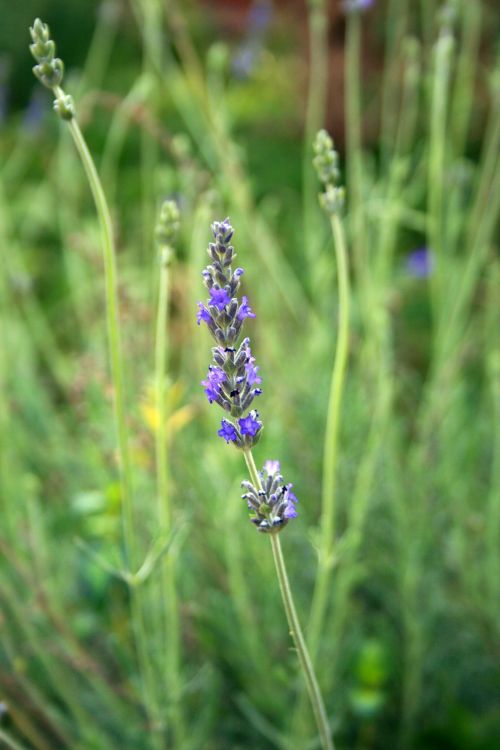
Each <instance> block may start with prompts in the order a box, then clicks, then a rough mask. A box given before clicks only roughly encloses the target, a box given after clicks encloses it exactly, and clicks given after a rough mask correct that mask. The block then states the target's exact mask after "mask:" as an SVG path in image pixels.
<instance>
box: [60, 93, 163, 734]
mask: <svg viewBox="0 0 500 750" xmlns="http://www.w3.org/2000/svg"><path fill="white" fill-rule="evenodd" d="M54 94H55V96H56V98H62V97H64V92H63V90H62V89H61V88H60V87H58V86H56V87H55V88H54ZM68 126H69V129H70V132H71V135H72V137H73V141H74V143H75V146H76V148H77V151H78V153H79V155H80V158H81V161H82V164H83V167H84V169H85V173H86V175H87V179H88V181H89V185H90V189H91V191H92V195H93V198H94V202H95V206H96V210H97V214H98V217H99V224H100V228H101V241H102V249H103V261H104V277H105V292H106V293H105V299H106V322H107V329H108V341H109V356H110V365H111V376H112V380H113V386H114V415H115V428H116V434H117V440H118V453H119V461H120V486H121V492H122V507H123V529H124V540H125V550H126V558H127V565H128V567H129V569H130V570H132V571H134V570H136V568H137V564H138V555H137V547H136V540H135V533H134V515H133V504H132V467H131V462H130V454H129V439H128V428H127V422H126V418H125V389H124V375H123V360H122V351H121V341H120V318H119V309H118V279H117V271H116V251H115V244H114V237H113V226H112V222H111V214H110V211H109V206H108V203H107V200H106V196H105V194H104V189H103V186H102V183H101V180H100V178H99V175H98V173H97V169H96V167H95V164H94V161H93V159H92V156H91V154H90V151H89V149H88V146H87V144H86V142H85V139H84V137H83V134H82V131H81V130H80V127H79V125H78V123H77V121H76V119H75V118H74V117H73V118H72V119H71V120H69V121H68ZM130 604H131V612H132V622H133V627H134V633H135V642H136V647H137V655H138V659H139V665H140V670H141V675H142V680H143V690H144V703H145V709H146V711H147V712H148V715H149V717H150V720H151V721H152V723H153V724H154V725H156V719H157V710H158V709H157V700H156V691H155V687H154V677H153V673H152V669H151V663H150V661H149V658H148V640H147V633H146V624H145V621H144V613H143V607H142V603H141V599H140V594H139V588H138V587H137V586H131V588H130ZM152 742H153V744H154V746H155V747H156V748H158V749H159V748H161V747H162V743H161V740H160V737H159V736H158V734H157V733H156V732H155V733H154V734H153V737H152Z"/></svg>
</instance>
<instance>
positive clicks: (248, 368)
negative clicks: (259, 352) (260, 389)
mask: <svg viewBox="0 0 500 750" xmlns="http://www.w3.org/2000/svg"><path fill="white" fill-rule="evenodd" d="M246 351H247V357H248V358H247V361H246V362H245V372H246V376H247V382H248V383H249V385H260V383H262V378H261V377H260V375H257V372H258V370H259V368H258V367H256V366H255V357H252V351H251V349H250V346H248V345H247V349H246Z"/></svg>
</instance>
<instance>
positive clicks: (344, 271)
mask: <svg viewBox="0 0 500 750" xmlns="http://www.w3.org/2000/svg"><path fill="white" fill-rule="evenodd" d="M331 226H332V232H333V237H334V244H335V257H336V261H337V273H338V293H339V304H338V318H339V329H338V338H337V347H336V351H335V362H334V365H333V371H332V379H331V384H330V396H329V401H328V413H327V421H326V432H325V440H324V451H323V482H322V500H321V508H322V513H321V535H320V548H319V568H318V575H317V577H316V585H315V589H314V595H313V603H312V607H311V615H310V619H309V629H308V633H309V638H308V641H309V648H310V649H311V654H312V656H313V659H314V658H315V657H316V654H317V650H318V642H319V637H320V633H321V628H322V624H323V620H324V616H325V610H326V605H327V598H328V591H329V588H330V581H331V575H332V569H333V552H334V544H335V507H336V503H335V500H336V474H337V463H338V438H339V427H340V413H341V405H342V395H343V390H344V382H345V373H346V368H347V359H348V354H349V307H350V302H349V297H350V291H349V267H348V260H347V251H346V243H345V236H344V229H343V226H342V222H341V220H340V218H339V217H338V216H337V215H334V216H332V218H331Z"/></svg>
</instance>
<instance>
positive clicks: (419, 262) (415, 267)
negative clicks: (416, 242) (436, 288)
mask: <svg viewBox="0 0 500 750" xmlns="http://www.w3.org/2000/svg"><path fill="white" fill-rule="evenodd" d="M406 270H407V271H408V273H409V274H410V276H413V277H414V278H416V279H426V278H427V277H428V276H430V275H431V274H432V272H433V270H434V256H433V254H432V251H431V250H429V248H427V247H419V248H417V249H416V250H413V252H411V253H410V254H409V255H408V257H407V259H406Z"/></svg>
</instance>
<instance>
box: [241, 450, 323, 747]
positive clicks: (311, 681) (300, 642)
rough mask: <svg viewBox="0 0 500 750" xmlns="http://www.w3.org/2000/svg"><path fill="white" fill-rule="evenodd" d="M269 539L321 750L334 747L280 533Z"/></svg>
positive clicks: (253, 474) (255, 478) (248, 455)
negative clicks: (294, 596) (300, 619)
mask: <svg viewBox="0 0 500 750" xmlns="http://www.w3.org/2000/svg"><path fill="white" fill-rule="evenodd" d="M244 456H245V461H246V464H247V468H248V472H249V474H250V478H251V480H252V482H253V484H254V486H255V487H260V488H262V485H261V482H260V477H259V474H258V471H257V467H256V466H255V461H254V458H253V455H252V452H251V451H250V450H245V451H244ZM269 538H270V540H271V547H272V550H273V557H274V564H275V567H276V573H277V576H278V581H279V585H280V590H281V598H282V600H283V605H284V607H285V612H286V617H287V620H288V626H289V628H290V635H291V636H292V639H293V642H294V644H295V648H296V649H297V655H298V657H299V661H300V666H301V668H302V672H303V675H304V679H305V682H306V686H307V691H308V693H309V698H310V700H311V705H312V708H313V711H314V716H315V719H316V724H317V727H318V731H319V735H320V738H321V745H322V747H323V750H334V746H333V741H332V738H331V731H330V726H329V723H328V717H327V715H326V710H325V706H324V703H323V698H322V696H321V691H320V689H319V685H318V681H317V679H316V675H315V672H314V667H313V665H312V661H311V657H310V656H309V652H308V650H307V646H306V642H305V639H304V635H303V633H302V628H301V626H300V621H299V618H298V615H297V611H296V609H295V604H294V600H293V594H292V590H291V588H290V582H289V580H288V575H287V572H286V565H285V560H284V557H283V552H282V550H281V543H280V540H279V536H278V535H277V534H269Z"/></svg>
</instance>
